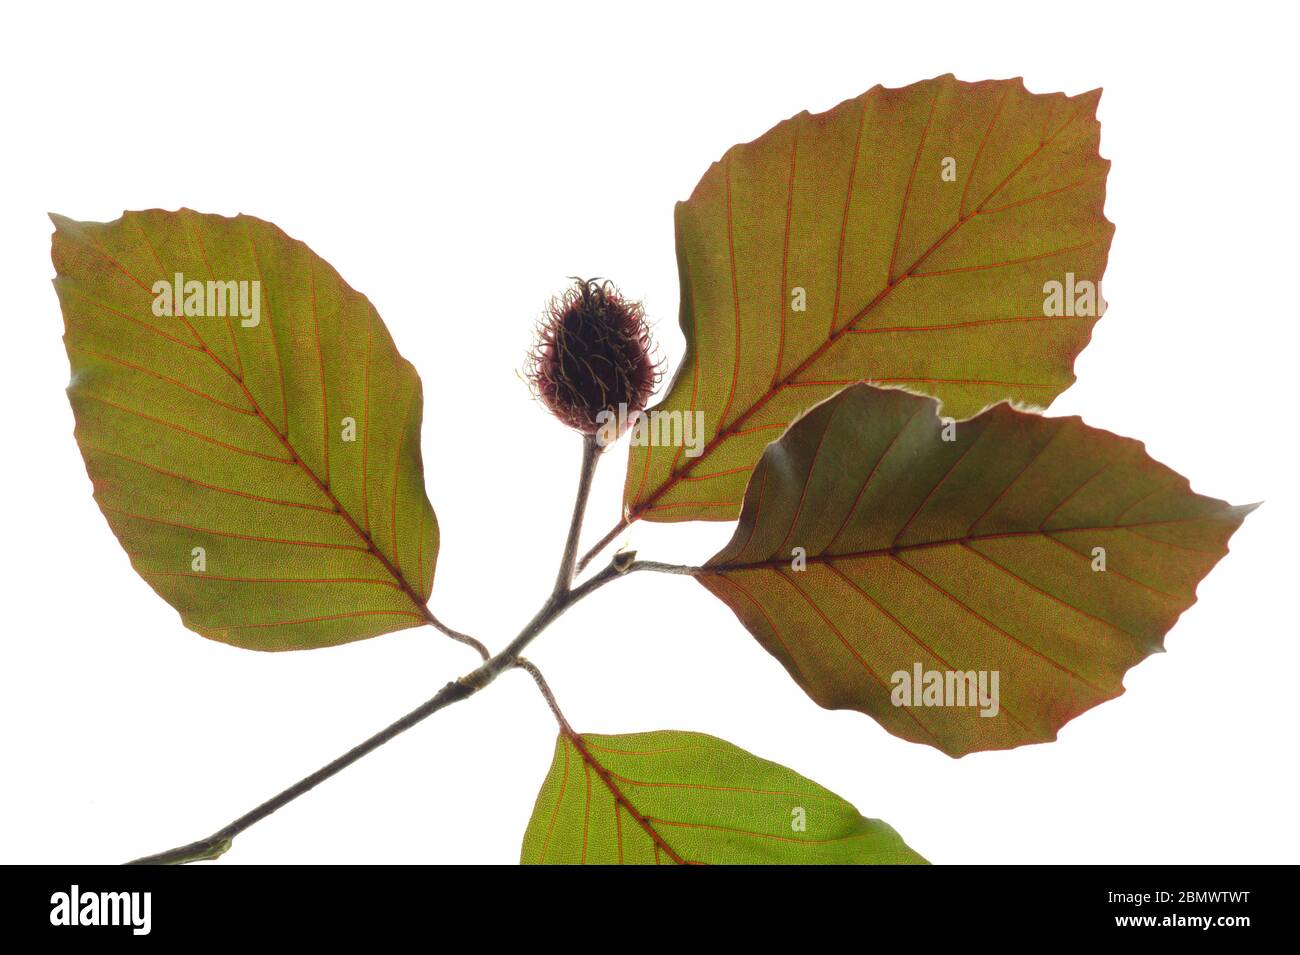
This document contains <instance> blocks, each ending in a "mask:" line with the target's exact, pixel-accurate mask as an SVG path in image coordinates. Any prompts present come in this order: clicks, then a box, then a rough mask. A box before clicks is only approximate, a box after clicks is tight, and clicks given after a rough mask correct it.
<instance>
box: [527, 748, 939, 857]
mask: <svg viewBox="0 0 1300 955" xmlns="http://www.w3.org/2000/svg"><path fill="white" fill-rule="evenodd" d="M520 861H521V862H523V863H525V864H535V863H551V864H556V863H560V864H564V863H567V864H574V863H583V864H613V863H618V864H620V865H622V864H629V865H630V864H651V863H653V864H656V865H658V864H661V863H662V864H670V863H690V864H736V863H783V864H796V863H841V864H857V865H863V864H884V863H924V862H925V860H924V859H922V858H921V857H920V856H919V855H917V854H916V853H915V852H913V851H912V850H911V849H909V848H908V847H907V845H906V844H905V843H904V842H903V840H902V839H901V838H899V836H898V833H896V832H895V831H894V830H893V829H891V828H890V827H889V826H887V825H885V824H884V823H883V822H881V821H880V820H878V819H864V818H863V817H862V816H860V815H858V811H857V810H856V809H854V808H853V806H851V805H849V803H847V802H845V801H844V800H843V799H841V798H840V797H839V796H837V795H835V794H834V793H833V792H830V791H829V790H827V789H823V788H822V787H821V786H818V785H817V784H816V783H814V782H812V781H811V780H809V779H805V778H804V777H803V776H800V775H799V774H798V773H796V772H794V771H793V770H789V769H786V768H785V767H784V766H779V765H777V764H776V763H771V762H768V761H767V760H765V759H759V758H758V757H757V756H755V755H754V754H752V753H747V752H746V751H745V750H743V749H740V748H739V747H737V746H733V745H731V744H730V743H727V742H724V741H723V740H720V739H717V738H716V737H713V736H706V735H705V734H703V733H685V732H680V731H677V730H659V731H657V732H653V733H630V734H627V735H620V736H604V735H598V734H593V733H584V734H582V735H581V736H578V735H573V736H570V735H568V734H566V733H561V734H560V737H559V739H557V740H556V743H555V759H554V760H552V762H551V769H550V772H549V773H547V774H546V779H545V781H543V783H542V789H541V791H540V792H539V793H538V794H537V805H536V806H535V807H534V809H533V815H532V818H531V819H530V820H529V822H528V830H527V831H526V832H525V833H524V844H523V850H522V854H521V860H520Z"/></svg>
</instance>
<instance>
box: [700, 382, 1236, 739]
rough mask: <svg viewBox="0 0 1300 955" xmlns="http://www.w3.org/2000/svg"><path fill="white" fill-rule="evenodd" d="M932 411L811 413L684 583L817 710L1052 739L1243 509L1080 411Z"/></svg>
mask: <svg viewBox="0 0 1300 955" xmlns="http://www.w3.org/2000/svg"><path fill="white" fill-rule="evenodd" d="M937 412H938V403H937V402H936V401H935V400H934V399H932V398H928V397H923V396H918V395H914V394H909V393H907V392H905V391H902V390H890V389H880V388H875V387H871V386H869V385H865V384H859V385H854V386H852V387H849V388H847V389H845V390H844V391H842V392H841V393H840V394H838V395H836V396H835V397H834V398H831V399H829V400H828V401H826V402H823V403H822V404H820V405H818V406H817V407H816V408H814V409H813V410H812V411H811V412H809V413H808V414H807V415H806V416H805V417H803V418H802V419H801V420H799V421H798V422H797V423H796V424H795V425H793V426H792V427H791V428H790V430H789V431H788V432H787V433H786V434H785V435H784V436H783V437H782V438H781V439H780V440H778V441H776V442H775V443H773V444H772V445H771V446H770V447H769V448H768V449H767V450H766V451H765V452H764V454H763V457H762V459H761V460H760V462H759V465H758V467H757V469H756V471H755V473H754V478H753V480H752V481H751V482H750V485H749V489H748V491H747V492H746V495H745V504H744V509H743V511H742V514H741V517H740V521H739V523H738V525H737V527H736V532H735V535H734V536H733V537H732V539H731V541H730V543H729V544H728V545H727V546H726V547H724V548H723V549H722V550H721V551H720V552H719V553H718V554H716V555H715V556H714V557H713V558H711V559H710V560H709V561H708V562H707V563H706V564H705V566H704V567H703V568H700V569H699V570H698V571H697V579H698V580H699V581H700V583H702V584H703V585H704V586H705V587H706V588H708V589H709V590H710V591H711V592H713V593H714V594H716V595H717V596H718V597H720V598H721V599H722V600H723V601H724V602H726V603H727V605H728V606H730V607H731V609H732V610H733V611H734V612H735V613H736V616H737V617H739V618H740V620H741V622H742V623H743V624H744V625H745V626H746V627H747V628H748V629H749V631H750V632H751V633H752V634H753V635H754V636H755V637H756V638H757V639H758V641H759V642H760V643H761V644H762V645H763V646H764V647H765V648H766V649H767V650H768V651H769V652H770V653H772V654H773V655H774V656H775V657H776V658H777V659H778V660H780V661H781V663H782V664H783V665H784V666H785V667H786V669H787V670H788V671H789V672H790V675H791V676H792V677H794V679H795V680H796V681H797V682H798V683H799V685H800V686H801V687H803V689H804V690H805V691H806V692H807V693H808V694H809V695H810V696H811V697H812V698H813V699H814V700H815V701H816V702H818V703H819V704H821V705H822V706H825V707H829V708H833V709H854V710H860V711H862V712H864V713H867V714H869V715H871V716H872V717H874V718H875V719H876V720H878V721H879V722H880V723H881V725H883V726H884V727H885V728H886V729H887V730H889V732H891V733H894V734H895V735H897V736H901V737H903V738H904V739H908V740H912V741H914V742H921V743H928V744H930V745H933V746H936V747H938V748H939V749H941V750H943V751H944V752H945V753H948V754H949V755H952V756H961V755H963V754H965V753H970V752H973V751H976V750H988V749H1005V748H1009V747H1013V746H1019V745H1021V744H1024V743H1033V742H1043V741H1047V740H1052V739H1055V737H1056V732H1057V730H1058V729H1059V728H1060V727H1061V726H1062V725H1064V724H1065V723H1066V722H1068V721H1069V720H1071V719H1073V718H1074V717H1075V716H1077V715H1079V714H1080V713H1082V712H1083V711H1085V710H1087V709H1089V708H1090V707H1093V706H1096V705H1097V704H1098V703H1101V702H1103V701H1105V700H1108V699H1111V698H1113V697H1115V696H1118V695H1119V694H1120V693H1122V692H1123V689H1124V687H1123V682H1122V678H1123V674H1124V672H1125V671H1126V670H1128V668H1129V667H1131V666H1133V665H1134V664H1136V663H1138V662H1139V661H1140V660H1142V659H1143V658H1144V657H1146V656H1147V655H1148V654H1150V653H1154V652H1156V651H1158V650H1161V649H1162V642H1163V637H1164V634H1165V633H1166V632H1167V631H1168V630H1169V628H1170V627H1172V626H1173V624H1174V622H1175V621H1176V620H1177V618H1178V616H1179V614H1181V613H1182V611H1184V610H1185V609H1187V607H1189V606H1190V605H1191V604H1192V603H1193V602H1194V601H1195V599H1196V591H1195V589H1196V585H1197V583H1198V582H1199V581H1200V580H1201V578H1203V577H1204V576H1205V575H1206V574H1207V573H1209V571H1210V569H1211V568H1212V567H1213V566H1214V564H1215V563H1216V562H1217V561H1218V560H1219V559H1220V558H1221V557H1222V556H1223V555H1224V554H1225V553H1227V542H1228V538H1229V537H1230V536H1231V535H1232V533H1233V531H1235V530H1236V529H1237V527H1238V526H1239V525H1240V524H1241V522H1242V520H1243V519H1244V517H1245V515H1246V514H1247V513H1248V512H1249V511H1250V510H1252V509H1253V505H1251V506H1245V507H1232V506H1229V505H1228V504H1226V503H1224V502H1223V501H1219V500H1215V499H1213V498H1208V497H1203V496H1201V495H1199V494H1195V493H1193V492H1192V490H1191V488H1190V486H1189V485H1188V482H1187V480H1186V479H1185V478H1183V477H1181V476H1179V475H1178V474H1176V473H1175V472H1173V471H1172V470H1170V469H1169V468H1167V467H1165V466H1164V465H1162V464H1160V463H1158V462H1156V461H1154V460H1152V459H1151V458H1150V457H1149V456H1148V455H1147V454H1146V451H1145V450H1144V448H1143V446H1142V445H1141V444H1140V443H1139V442H1137V441H1133V440H1131V439H1128V438H1121V437H1117V436H1116V435H1113V434H1110V433H1108V432H1106V431H1099V430H1097V429H1095V428H1090V427H1088V426H1087V425H1085V424H1083V422H1082V421H1081V420H1080V419H1079V418H1077V417H1069V418H1046V417H1042V416H1039V415H1034V414H1026V413H1023V412H1020V411H1016V410H1014V409H1012V408H1011V407H1010V406H1008V405H1006V404H999V405H997V406H995V407H993V408H991V409H989V410H988V411H985V412H984V413H983V414H980V415H978V416H977V417H975V418H972V419H970V420H967V421H961V422H953V421H951V420H950V419H942V418H940V417H939V415H938V413H937ZM931 674H938V677H937V678H936V677H933V676H931ZM995 676H996V681H997V682H996V684H995V683H994V679H995ZM936 679H937V680H938V681H940V682H936ZM927 685H928V686H929V687H930V688H931V689H932V690H933V691H934V693H933V695H932V696H931V695H928V694H925V693H923V690H924V689H925V687H926V686H927ZM982 696H986V697H989V698H990V702H991V704H992V705H986V704H984V703H982V702H980V699H981V697H982ZM992 696H996V697H997V699H996V700H992V699H991V697H992Z"/></svg>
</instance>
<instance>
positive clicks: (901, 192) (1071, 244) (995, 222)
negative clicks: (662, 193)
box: [624, 76, 1114, 525]
mask: <svg viewBox="0 0 1300 955" xmlns="http://www.w3.org/2000/svg"><path fill="white" fill-rule="evenodd" d="M1099 96H1100V91H1099V90H1094V91H1093V92H1090V93H1084V94H1082V95H1080V96H1075V97H1066V96H1064V95H1063V94H1060V93H1054V94H1050V95H1036V94H1031V93H1029V92H1027V91H1026V90H1025V88H1024V85H1023V84H1022V83H1021V82H1020V81H1019V80H1003V81H989V82H983V83H960V82H958V81H956V80H954V79H953V77H951V76H942V77H939V78H938V79H934V80H927V81H925V82H923V83H917V84H915V85H913V86H908V87H906V88H904V89H897V90H889V89H884V88H882V87H876V88H875V89H872V90H871V91H869V92H868V93H865V94H863V95H862V96H860V97H858V98H857V99H852V100H848V101H847V102H844V103H841V104H840V105H839V106H837V107H835V108H834V109H832V110H830V111H829V112H826V113H822V114H819V115H815V116H814V115H809V114H808V113H806V112H805V113H800V114H799V115H798V116H795V117H794V118H793V119H789V120H787V121H785V122H783V123H781V124H779V125H778V126H776V127H775V128H774V129H772V130H770V131H769V132H767V133H765V134H764V135H763V136H761V137H759V138H758V139H757V140H755V141H754V142H752V143H748V144H745V145H740V146H735V147H733V148H732V149H730V150H728V151H727V153H726V155H724V156H723V157H722V161H721V162H719V163H715V164H714V165H713V166H712V167H711V168H710V169H709V171H708V172H707V173H706V174H705V176H704V178H703V179H702V180H701V181H700V184H699V185H698V186H697V187H696V189H695V191H694V193H693V194H692V195H691V197H690V199H689V200H687V201H686V202H684V203H679V204H678V206H677V217H676V219H677V259H678V265H679V269H680V273H681V289H682V292H681V295H682V300H681V326H682V332H683V334H684V335H685V338H686V355H685V358H684V359H683V364H682V367H681V368H680V370H679V372H678V374H677V377H676V379H675V380H674V382H673V385H672V387H671V389H670V390H669V391H668V393H667V395H666V396H665V397H664V399H663V401H662V402H661V403H660V404H659V405H658V406H657V408H656V409H655V410H656V411H659V412H663V413H668V414H673V413H676V414H681V415H687V416H691V417H690V418H689V420H690V421H694V420H696V419H695V417H694V415H695V414H696V413H698V414H699V415H700V416H701V418H702V420H701V424H702V427H701V432H702V436H703V438H704V440H703V441H700V442H699V444H698V445H697V446H696V447H695V448H684V447H683V446H682V443H683V442H681V441H675V440H668V441H663V440H661V439H659V438H658V437H651V438H649V439H648V440H647V441H644V442H642V443H640V444H638V443H637V442H636V441H635V440H634V442H633V447H632V449H631V456H630V459H629V465H628V476H627V483H626V486H625V489H624V504H625V509H626V510H625V514H626V516H625V519H624V525H625V524H626V523H630V522H632V521H636V520H638V519H641V518H646V519H649V520H655V521H683V520H697V519H703V520H731V519H733V518H735V516H736V515H737V513H739V510H740V501H741V497H742V495H743V493H744V490H745V485H746V482H747V481H748V479H749V475H750V471H751V470H752V468H753V467H754V464H755V463H756V462H757V460H758V457H759V454H760V453H761V452H762V450H763V448H764V447H765V446H766V445H767V444H768V443H769V442H770V441H772V440H774V439H775V438H777V437H778V436H779V435H780V434H781V432H782V431H783V430H784V429H785V427H786V426H787V425H788V424H789V423H790V422H791V421H793V420H795V418H797V417H798V416H799V415H800V414H801V413H802V412H804V411H805V410H807V409H808V408H810V407H811V406H812V405H814V404H816V403H817V402H819V401H822V400H824V399H826V398H828V397H830V396H831V395H832V394H834V393H835V392H836V391H838V390H839V389H840V388H841V387H843V386H844V385H846V384H849V383H850V382H854V381H859V380H862V379H870V380H874V381H877V382H887V383H888V382H893V383H903V384H906V385H907V387H909V388H911V389H913V390H915V391H920V392H924V393H926V394H930V395H934V396H935V397H937V398H939V399H940V400H941V401H942V402H943V404H944V410H945V413H947V414H949V415H952V416H953V417H967V416H969V415H972V414H975V413H976V412H977V411H979V410H980V409H981V408H984V407H987V406H988V405H990V404H993V403H995V402H997V401H1000V400H1003V399H1014V400H1016V401H1017V402H1020V403H1024V404H1032V405H1036V406H1046V405H1047V404H1049V403H1050V402H1051V400H1052V399H1053V398H1054V397H1056V395H1058V394H1060V393H1061V392H1062V391H1063V390H1064V389H1065V388H1067V387H1069V385H1070V384H1071V383H1072V382H1073V381H1074V374H1073V366H1074V359H1075V356H1076V355H1078V353H1079V352H1080V351H1081V350H1082V349H1083V347H1084V346H1085V345H1086V344H1087V342H1088V339H1089V337H1090V335H1091V329H1092V326H1093V324H1094V323H1095V322H1096V320H1097V314H1098V313H1099V312H1100V311H1101V307H1102V306H1101V303H1100V294H1099V292H1098V293H1096V294H1095V299H1096V301H1095V302H1094V307H1093V308H1092V309H1088V308H1087V303H1086V301H1081V302H1080V303H1079V305H1080V307H1079V308H1078V309H1076V308H1073V307H1071V308H1070V309H1069V310H1068V311H1069V314H1068V315H1060V316H1057V315H1048V314H1046V311H1047V310H1046V309H1045V298H1046V296H1045V294H1044V293H1045V289H1044V285H1045V283H1046V282H1048V281H1059V282H1061V283H1063V284H1064V283H1065V282H1066V281H1067V278H1066V277H1067V274H1068V273H1072V274H1073V276H1074V279H1073V281H1074V282H1075V284H1076V285H1078V286H1079V288H1080V289H1082V288H1083V287H1084V286H1082V285H1081V284H1080V283H1083V282H1085V281H1086V282H1091V283H1097V282H1099V281H1100V279H1101V275H1102V272H1103V271H1104V269H1105V265H1106V256H1107V252H1108V250H1109V247H1110V238H1111V234H1112V232H1113V231H1114V229H1113V226H1112V225H1111V224H1110V223H1109V222H1108V221H1107V220H1106V218H1105V216H1104V215H1103V213H1102V205H1103V201H1104V197H1105V179H1106V172H1107V170H1108V169H1109V166H1110V163H1109V161H1108V160H1104V159H1102V158H1101V157H1100V156H1099V155H1098V152H1097V144H1098V140H1099V136H1100V127H1099V125H1098V123H1097V120H1096V118H1095V112H1096V106H1097V101H1098V98H1099ZM945 159H951V160H952V161H953V163H954V164H955V165H953V166H952V167H951V168H952V170H953V179H952V181H946V180H945V179H944V177H943V172H944V169H945ZM799 290H802V294H803V295H804V297H805V299H806V301H805V302H804V303H803V304H804V305H805V306H806V310H804V311H798V310H796V309H797V305H798V304H799V303H798V302H797V301H796V298H797V296H798V294H799ZM1094 292H1096V289H1095V285H1094ZM1076 311H1083V312H1090V313H1089V314H1075V313H1076ZM661 420H662V421H667V422H670V423H671V422H672V419H671V418H662V419H661ZM664 428H665V426H664V425H658V426H657V431H656V435H657V434H658V433H662V432H664ZM656 442H658V443H656ZM692 453H694V456H692Z"/></svg>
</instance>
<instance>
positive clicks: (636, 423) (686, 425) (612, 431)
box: [596, 402, 704, 458]
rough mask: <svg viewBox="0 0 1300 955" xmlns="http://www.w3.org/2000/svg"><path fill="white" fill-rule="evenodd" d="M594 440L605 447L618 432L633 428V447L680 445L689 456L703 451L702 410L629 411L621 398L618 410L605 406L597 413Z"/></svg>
mask: <svg viewBox="0 0 1300 955" xmlns="http://www.w3.org/2000/svg"><path fill="white" fill-rule="evenodd" d="M596 425H597V428H596V440H597V441H599V442H600V444H601V446H602V447H608V446H609V445H611V444H613V443H614V442H615V441H617V440H618V437H619V435H621V434H622V433H623V432H624V431H626V430H628V428H629V427H631V429H632V446H633V447H655V448H658V447H665V448H683V449H684V450H685V453H686V456H687V457H688V458H697V457H699V456H700V454H701V453H703V451H704V412H703V411H698V410H697V411H661V410H659V409H655V410H652V411H635V412H632V413H631V414H629V413H628V410H627V404H626V403H624V402H620V403H619V406H618V413H617V414H616V413H615V412H613V411H611V410H608V409H606V410H605V411H601V412H599V413H598V414H597V415H596Z"/></svg>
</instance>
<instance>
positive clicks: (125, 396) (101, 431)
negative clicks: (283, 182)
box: [52, 209, 438, 650]
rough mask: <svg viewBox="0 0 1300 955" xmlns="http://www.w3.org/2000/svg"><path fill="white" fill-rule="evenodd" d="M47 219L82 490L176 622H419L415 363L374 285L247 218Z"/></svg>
mask: <svg viewBox="0 0 1300 955" xmlns="http://www.w3.org/2000/svg"><path fill="white" fill-rule="evenodd" d="M52 218H53V220H54V224H55V227H56V231H55V233H54V242H53V259H54V265H55V268H56V271H57V273H58V275H57V278H55V280H54V285H55V288H56V289H57V291H58V295H59V301H60V302H61V304H62V307H63V316H64V322H65V335H64V342H65V344H66V346H67V351H68V359H69V361H70V362H71V365H72V381H71V384H70V385H69V387H68V396H69V399H70V400H71V402H72V408H73V411H74V413H75V416H76V420H77V427H76V438H77V443H78V444H79V445H80V447H81V452H82V455H83V457H84V458H85V462H86V470H87V472H88V473H89V475H90V478H91V481H92V482H93V485H94V490H95V500H96V501H97V502H98V504H99V507H100V510H101V511H102V512H103V514H104V517H105V518H106V519H107V520H108V523H109V526H110V527H112V529H113V532H114V533H115V534H116V535H117V538H118V540H119V541H120V542H121V544H122V546H123V547H124V548H125V549H126V552H127V554H128V555H129V556H130V559H131V564H132V566H133V567H134V568H135V569H136V571H137V572H138V573H139V574H140V576H142V577H143V578H144V579H145V580H146V581H147V582H148V583H149V585H150V586H151V587H153V589H154V590H155V591H156V592H157V593H158V594H159V595H160V596H161V597H162V598H163V599H164V600H166V601H167V602H168V603H170V604H171V605H172V606H173V607H175V608H176V609H177V610H178V611H179V612H180V614H181V619H182V620H183V621H184V623H185V625H186V626H187V627H189V628H190V629H192V630H194V631H196V632H197V633H200V634H202V635H203V636H205V637H210V638H212V639H214V640H221V641H224V642H226V643H231V644H235V645H237V646H242V647H250V648H253V649H258V650H297V649H306V648H311V647H321V646H328V645H331V644H337V643H343V642H346V641H350V640H358V639H362V638H364V637H371V636H375V635H377V634H381V633H387V632H389V631H393V630H399V629H402V628H405V627H414V626H420V625H422V624H423V623H425V622H426V615H427V609H426V601H427V599H428V594H429V591H430V589H431V587H432V585H433V569H434V562H435V560H436V558H437V554H438V525H437V520H436V518H435V517H434V514H433V509H432V508H431V507H430V505H429V502H428V499H427V498H426V497H425V494H424V482H423V467H422V463H421V456H420V420H421V405H422V392H421V387H420V378H419V376H418V375H417V374H416V371H415V369H414V368H413V367H412V366H411V364H410V363H409V362H408V361H406V360H405V359H404V358H402V356H401V355H399V354H398V352H397V348H396V347H395V346H394V344H393V341H392V339H391V338H390V337H389V334H388V330H387V329H386V328H385V327H384V324H383V322H382V321H381V320H380V318H379V315H378V314H377V313H376V312H375V309H374V307H373V306H372V305H371V304H370V302H369V301H368V300H367V299H366V297H365V296H363V295H361V294H360V293H358V292H356V291H354V290H353V289H352V288H350V287H349V286H348V284H347V283H346V282H344V281H343V279H342V278H340V277H339V275H338V273H337V272H335V271H334V270H333V269H332V268H331V267H330V266H329V264H328V263H326V262H325V261H323V260H322V259H321V258H320V257H319V256H317V255H316V254H315V253H313V252H312V251H311V250H310V249H309V248H307V246H305V245H304V244H303V243H301V242H298V241H296V240H294V239H291V238H289V237H288V236H287V235H285V234H284V233H283V232H281V231H280V230H279V229H278V228H276V227H275V226H273V225H271V224H270V223H268V222H263V221H261V220H260V219H255V218H252V217H250V216H242V215H241V216H238V217H236V218H233V219H230V218H225V217H223V216H216V215H201V214H199V213H196V212H192V211H190V210H188V209H183V210H181V211H179V212H164V211H161V210H153V211H149V212H128V213H125V214H124V215H123V216H122V217H121V218H120V219H118V220H116V221H114V222H109V223H96V222H73V221H71V220H69V219H65V218H63V217H61V216H52ZM187 283H188V284H187ZM227 283H228V284H227Z"/></svg>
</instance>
